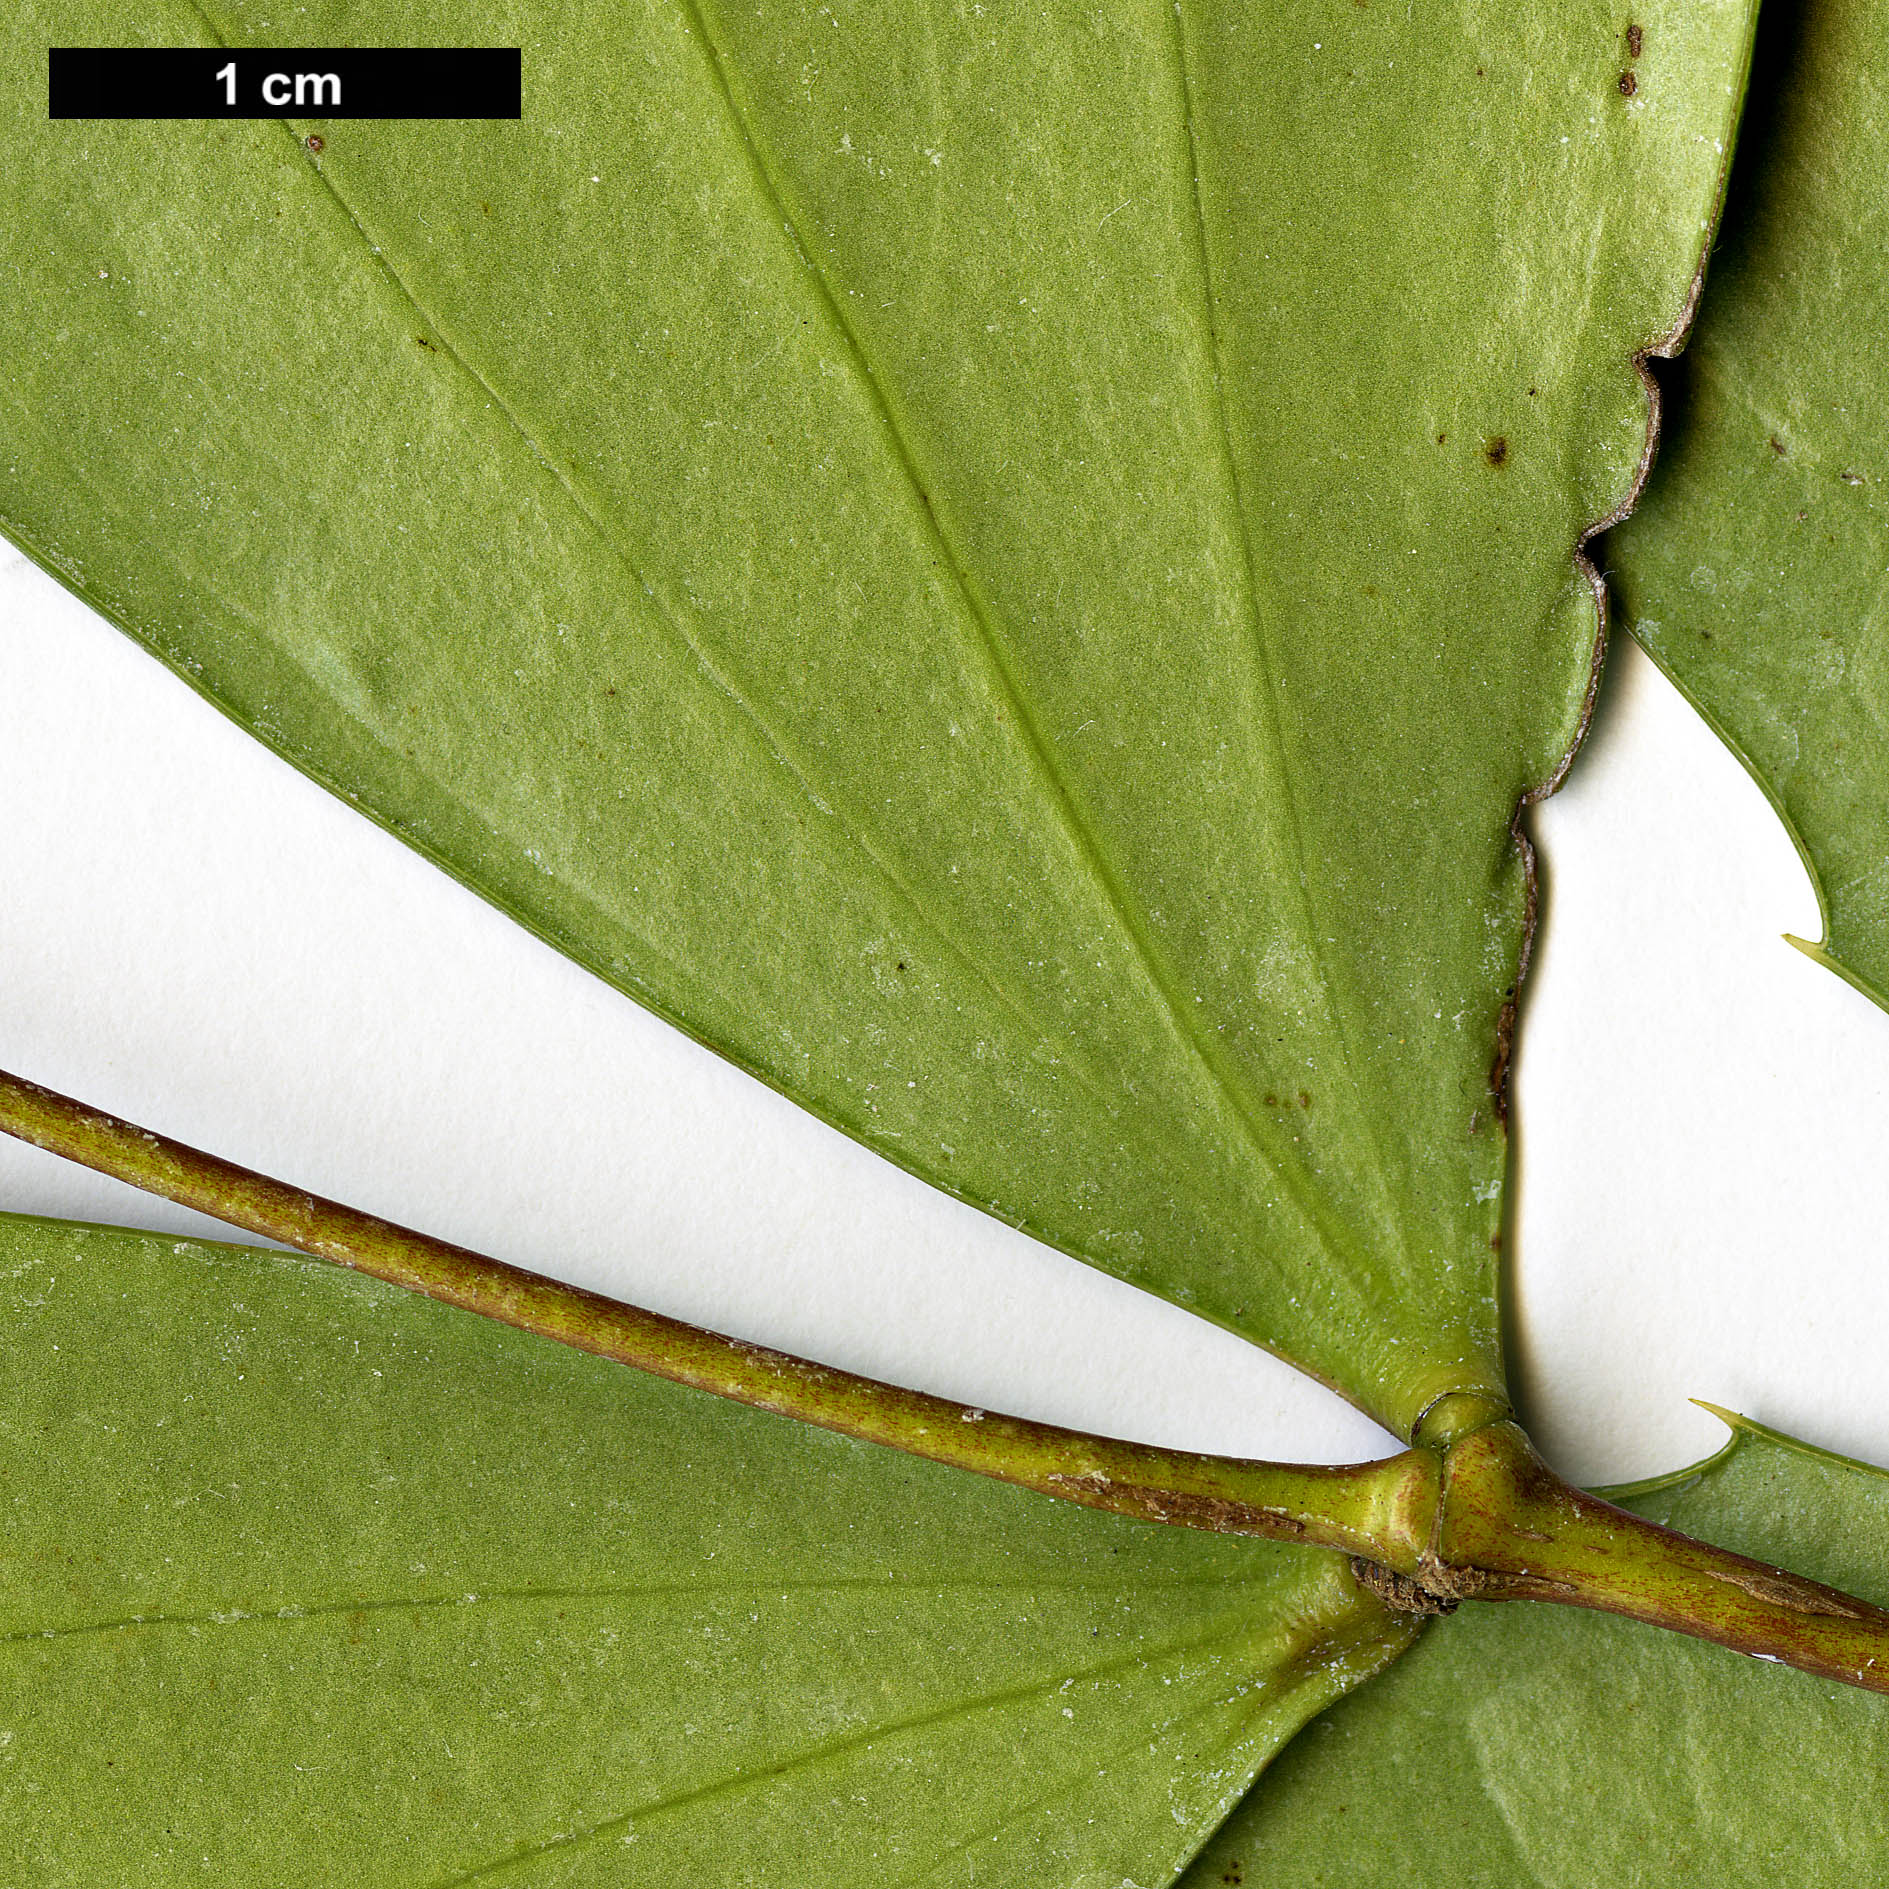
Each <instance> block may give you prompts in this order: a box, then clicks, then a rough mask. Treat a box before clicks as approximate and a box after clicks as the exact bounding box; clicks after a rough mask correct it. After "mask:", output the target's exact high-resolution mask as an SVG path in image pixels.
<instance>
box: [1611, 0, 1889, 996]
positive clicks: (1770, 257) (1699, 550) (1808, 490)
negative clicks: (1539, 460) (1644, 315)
mask: <svg viewBox="0 0 1889 1889" xmlns="http://www.w3.org/2000/svg"><path fill="white" fill-rule="evenodd" d="M1763 50H1764V56H1763V60H1762V70H1763V71H1764V74H1765V84H1764V86H1763V89H1762V91H1761V92H1760V94H1759V95H1758V97H1757V98H1756V100H1755V101H1754V103H1755V105H1756V107H1757V109H1756V110H1755V111H1754V123H1753V126H1752V137H1751V141H1750V144H1749V146H1748V150H1747V154H1746V157H1745V159H1744V161H1743V162H1742V163H1741V167H1740V169H1739V172H1738V174H1737V179H1736V181H1735V185H1734V196H1733V200H1732V202H1731V204H1730V206H1729V207H1728V210H1727V218H1726V224H1725V240H1724V243H1723V245H1722V247H1721V249H1720V252H1719V254H1718V256H1717V258H1716V259H1715V261H1714V264H1713V285H1712V292H1711V295H1710V296H1709V298H1708V300H1707V303H1706V309H1705V315H1704V318H1703V320H1702V322H1701V325H1700V329H1699V334H1698V339H1697V342H1696V344H1695V345H1694V347H1693V348H1692V349H1691V350H1690V351H1689V353H1688V354H1687V356H1686V358H1685V360H1684V361H1683V362H1682V363H1681V365H1680V366H1679V368H1678V369H1676V370H1675V376H1674V379H1675V393H1676V401H1677V414H1678V424H1677V425H1676V427H1675V429H1674V431H1673V436H1672V439H1671V441H1670V444H1669V445H1668V447H1667V448H1666V449H1665V450H1664V453H1663V456H1662V462H1661V466H1660V469H1659V472H1658V474H1657V476H1656V477H1655V479H1654V481H1653V483H1652V485H1651V486H1650V487H1649V490H1648V495H1647V503H1646V506H1645V507H1644V508H1643V510H1642V512H1641V514H1640V515H1639V516H1637V517H1636V518H1634V519H1633V520H1631V521H1630V522H1629V523H1628V524H1626V525H1625V526H1623V527H1622V528H1621V530H1620V532H1619V534H1618V536H1617V539H1614V540H1610V543H1609V549H1610V554H1611V555H1612V558H1613V561H1614V563H1615V564H1616V566H1617V570H1618V581H1619V585H1620V593H1621V597H1622V601H1623V605H1624V615H1625V617H1626V620H1627V624H1628V627H1629V629H1630V630H1631V631H1632V633H1633V635H1634V637H1635V639H1636V640H1637V641H1638V642H1639V643H1640V644H1641V646H1642V647H1643V648H1645V649H1646V651H1647V653H1648V654H1649V655H1650V656H1651V657H1652V658H1653V660H1654V661H1655V662H1656V663H1657V664H1658V665H1659V666H1660V668H1661V669H1662V670H1664V671H1665V672H1666V674H1667V675H1669V676H1670V677H1671V678H1672V679H1673V681H1674V682H1675V683H1676V684H1677V686H1678V687H1679V689H1680V690H1681V691H1682V692H1683V693H1684V694H1685V695H1686V696H1687V698H1688V699H1689V700H1690V701H1691V702H1692V703H1693V705H1694V706H1695V707H1697V708H1698V709H1699V711H1700V712H1701V713H1702V714H1703V715H1704V716H1705V718H1706V719H1707V721H1709V722H1710V723H1711V725H1712V726H1713V728H1714V729H1715V730H1716V731H1717V732H1718V734H1719V735H1720V737H1721V738H1722V739H1723V740H1724V741H1725V742H1726V744H1727V745H1728V746H1729V747H1730V748H1731V749H1732V751H1733V753H1735V754H1736V755H1737V756H1738V758H1739V759H1740V760H1741V761H1742V762H1743V763H1744V764H1745V766H1746V768H1747V769H1748V770H1749V771H1750V773H1751V774H1752V777H1753V778H1754V779H1755V780H1756V781H1757V783H1758V785H1759V786H1760V787H1761V788H1762V789H1763V790H1764V792H1765V795H1766V797H1767V798H1768V799H1769V800H1770V801H1771V803H1772V805H1773V806H1774V807H1775V808H1776V809H1777V811H1778V814H1779V816H1780V818H1782V820H1783V821H1784V823H1785V825H1786V827H1787V828H1788V830H1789V831H1790V834H1791V837H1792V839H1793V841H1794V842H1795V843H1796V845H1797V849H1798V851H1799V853H1800V854H1801V855H1802V857H1803V859H1804V863H1805V865H1806V867H1807V868H1808V869H1809V872H1810V875H1811V879H1812V882H1813V884H1814V885H1815V886H1816V889H1817V900H1818V907H1819V911H1820V913H1821V916H1822V919H1823V926H1824V937H1823V940H1822V942H1821V943H1820V944H1806V943H1802V942H1801V941H1798V940H1792V942H1793V943H1798V944H1799V946H1800V948H1801V949H1803V950H1804V951H1805V952H1806V954H1807V955H1809V956H1810V957H1812V958H1814V959H1816V960H1818V961H1819V962H1821V963H1823V964H1824V965H1825V966H1826V968H1828V969H1830V970H1833V971H1835V972H1836V974H1837V975H1838V976H1840V977H1843V978H1845V979H1846V980H1847V981H1848V982H1850V983H1852V984H1854V985H1855V986H1856V987H1857V988H1858V989H1859V990H1861V991H1862V992H1863V994H1864V995H1865V996H1868V997H1870V998H1871V999H1872V1000H1873V1001H1875V1002H1876V1003H1878V1004H1884V1003H1886V1002H1889V933H1886V932H1885V927H1884V919H1885V911H1886V908H1885V903H1884V900H1885V896H1889V882H1885V879H1884V874H1883V870H1882V864H1881V862H1882V858H1883V853H1884V837H1885V835H1884V824H1883V817H1882V811H1881V794H1880V791H1879V785H1878V784H1879V783H1880V782H1881V780H1882V779H1883V776H1884V771H1885V768H1889V744H1886V743H1885V738H1884V735H1883V720H1884V715H1885V712H1889V672H1885V669H1884V664H1883V648H1884V644H1883V634H1882V628H1881V612H1880V602H1881V598H1880V578H1881V572H1882V569H1883V566H1884V562H1885V555H1886V553H1885V546H1886V545H1889V523H1886V520H1885V512H1884V501H1883V491H1884V485H1883V481H1884V478H1885V476H1889V473H1886V472H1885V468H1884V467H1883V465H1882V463H1881V458H1880V452H1881V447H1880V429H1879V428H1878V427H1877V426H1876V425H1875V423H1874V414H1873V410H1871V409H1870V408H1869V407H1868V404H1867V403H1868V396H1869V390H1873V389H1875V388H1879V387H1880V386H1881V385H1882V382H1883V376H1884V372H1885V366H1884V361H1883V356H1882V348H1881V340H1880V334H1879V327H1880V311H1881V309H1882V308H1883V306H1884V304H1885V301H1886V300H1889V275H1885V272H1884V270H1883V268H1882V265H1881V255H1880V251H1881V234H1882V212H1881V205H1880V203H1879V202H1878V201H1877V199H1876V197H1875V196H1874V195H1873V194H1872V193H1871V191H1870V190H1869V189H1868V187H1867V185H1866V184H1864V183H1863V182H1862V180H1861V178H1860V177H1859V176H1858V174H1857V172H1856V170H1855V164H1856V162H1857V161H1858V160H1857V158H1856V157H1855V156H1854V155H1853V154H1855V153H1861V152H1864V151H1867V150H1870V149H1873V147H1874V142H1875V140H1876V138H1877V137H1878V135H1879V132H1880V129H1881V111H1880V102H1879V100H1878V98H1877V96H1876V88H1875V83H1874V80H1873V77H1872V74H1873V73H1874V72H1875V71H1876V70H1877V69H1878V67H1879V65H1880V57H1881V52H1882V29H1881V23H1880V21H1878V20H1877V19H1876V18H1875V17H1874V16H1873V15H1871V14H1870V13H1869V11H1868V10H1867V9H1864V8H1855V7H1843V6H1822V7H1814V8H1807V9H1799V10H1798V11H1797V12H1796V13H1794V14H1792V15H1790V16H1788V17H1786V16H1783V15H1780V16H1779V17H1778V19H1777V20H1776V21H1775V22H1772V23H1771V24H1770V25H1769V26H1768V27H1767V29H1766V39H1765V45H1764V49H1763ZM1859 396H1860V397H1859Z"/></svg>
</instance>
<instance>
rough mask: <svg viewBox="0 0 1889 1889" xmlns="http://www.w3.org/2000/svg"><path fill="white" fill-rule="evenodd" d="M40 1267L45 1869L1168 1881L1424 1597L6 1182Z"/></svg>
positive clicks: (1, 1749)
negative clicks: (28, 1206) (81, 1222)
mask: <svg viewBox="0 0 1889 1889" xmlns="http://www.w3.org/2000/svg"><path fill="white" fill-rule="evenodd" d="M0 1281H3V1282H4V1291H3V1295H0V1318H3V1319H4V1323H5V1328H6V1331H7V1358H8V1365H9V1369H8V1372H7V1378H6V1389H5V1393H4V1397H3V1398H0V1451H3V1452H4V1454H3V1456H0V1464H3V1465H4V1467H3V1470H0V1476H3V1479H4V1482H5V1486H6V1488H7V1492H8V1493H7V1502H6V1506H5V1509H4V1512H3V1516H4V1519H3V1520H0V1775H3V1776H4V1786H5V1787H4V1789H3V1790H0V1856H4V1857H5V1858H6V1859H7V1862H8V1864H9V1865H10V1868H11V1872H12V1879H15V1880H19V1881H22V1882H24V1881H27V1880H30V1881H31V1882H33V1883H34V1884H35V1885H44V1886H45V1889H54V1886H55V1885H67V1884H70V1885H75V1886H78V1885H82V1886H83V1889H97V1886H98V1885H100V1884H104V1883H108V1882H111V1883H118V1882H123V1883H131V1882H136V1883H139V1884H141V1885H143V1884H150V1885H160V1884H168V1883H182V1882H191V1883H199V1882H203V1881H206V1880H213V1881H216V1882H218V1883H228V1884H249V1883H254V1884H258V1885H267V1886H268V1889H289V1886H290V1885H294V1884H302V1883H306V1884H311V1885H315V1884H319V1885H329V1884H333V1883H337V1882H362V1883H382V1882H403V1883H426V1884H432V1885H437V1886H439V1889H444V1885H446V1884H448V1883H458V1882H462V1881H469V1880H473V1879H475V1878H476V1879H477V1880H479V1881H481V1882H484V1881H487V1880H491V1881H494V1882H502V1883H504V1884H506V1885H508V1886H509V1885H511V1884H514V1883H516V1884H519V1885H531V1886H532V1889H536V1886H537V1885H551V1884H571V1885H576V1884H588V1883H603V1882H608V1883H611V1884H622V1885H629V1884H648V1885H650V1886H651V1889H676V1886H677V1885H679V1884H682V1883H696V1882H699V1883H702V1884H704V1885H710V1884H713V1885H721V1884H725V1883H733V1882H736V1881H740V1882H742V1883H745V1884H750V1885H753V1889H765V1886H767V1885H778V1886H779V1889H805V1885H807V1884H809V1883H814V1882H817V1883H819V1884H820V1885H821V1886H822V1889H843V1885H847V1884H854V1883H857V1884H859V1885H861V1889H887V1886H889V1885H893V1884H901V1883H909V1884H918V1883H927V1884H948V1883H973V1882H975V1883H998V1882H1000V1883H1022V1882H1043V1883H1050V1882H1054V1883H1059V1884H1060V1883H1068V1884H1076V1883H1096V1884H1101V1883H1104V1882H1106V1883H1108V1884H1110V1885H1111V1886H1112V1885H1115V1884H1118V1883H1128V1882H1132V1883H1145V1884H1157V1883H1165V1882H1168V1881H1169V1880H1171V1878H1172V1875H1173V1873H1174V1871H1175V1870H1176V1869H1177V1868H1178V1867H1179V1866H1180V1865H1181V1864H1182V1863H1183V1862H1185V1860H1186V1858H1187V1857H1188V1856H1189V1855H1191V1854H1192V1852H1193V1850H1194V1849H1195V1847H1196V1846H1197V1845H1198V1844H1199V1843H1200V1841H1201V1840H1202V1838H1203V1837H1204V1836H1205V1835H1206V1834H1207V1833H1208V1832H1209V1831H1211V1829H1212V1828H1213V1826H1214V1824H1215V1823H1216V1822H1217V1821H1218V1820H1219V1818H1220V1817H1221V1816H1222V1815H1224V1813H1225V1811H1226V1809H1227V1808H1228V1806H1229V1805H1230V1804H1232V1803H1234V1802H1236V1801H1237V1799H1238V1797H1239V1794H1240V1792H1241V1791H1242V1790H1243V1789H1244V1788H1245V1787H1246V1785H1247V1784H1248V1783H1250V1781H1251V1779H1252V1777H1253V1775H1254V1774H1255V1772H1256V1771H1257V1770H1258V1769H1259V1768H1260V1767H1261V1766H1262V1765H1264V1764H1265V1763H1266V1761H1267V1760H1268V1759H1269V1758H1270V1757H1271V1755H1272V1753H1273V1752H1274V1751H1275V1750H1276V1749H1277V1748H1278V1747H1279V1745H1280V1744H1281V1743H1282V1742H1283V1741H1284V1740H1285V1739H1286V1738H1288V1737H1289V1736H1290V1735H1291V1734H1292V1732H1293V1731H1294V1730H1296V1729H1297V1727H1298V1726H1299V1725H1300V1724H1301V1723H1302V1722H1303V1721H1304V1720H1305V1719H1306V1718H1307V1717H1308V1716H1310V1714H1311V1713H1313V1712H1315V1711H1316V1710H1318V1709H1319V1707H1320V1706H1322V1705H1324V1704H1325V1703H1326V1702H1328V1701H1329V1700H1330V1699H1332V1698H1334V1697H1336V1696H1337V1695H1338V1694H1339V1693H1341V1692H1342V1691H1344V1690H1345V1689H1346V1688H1347V1687H1349V1686H1351V1685H1354V1684H1356V1683H1357V1682H1358V1681H1359V1680H1360V1679H1362V1678H1364V1677H1366V1676H1368V1675H1369V1674H1370V1673H1371V1672H1372V1671H1374V1670H1375V1669H1376V1668H1377V1667H1378V1666H1380V1665H1381V1664H1383V1663H1384V1661H1386V1660H1387V1659H1389V1658H1390V1657H1391V1656H1392V1655H1393V1654H1394V1653H1395V1652H1396V1651H1397V1649H1398V1648H1399V1647H1401V1646H1402V1645H1403V1644H1404V1643H1405V1641H1406V1640H1407V1639H1408V1637H1409V1627H1408V1625H1407V1623H1403V1622H1400V1621H1398V1620H1397V1619H1395V1618H1394V1617H1392V1616H1391V1615H1389V1614H1387V1613H1386V1612H1385V1611H1384V1609H1383V1608H1382V1607H1381V1606H1379V1604H1378V1603H1377V1602H1376V1601H1374V1600H1373V1599H1371V1598H1370V1597H1369V1596H1368V1595H1365V1594H1362V1593H1360V1591H1359V1590H1358V1588H1357V1587H1356V1585H1355V1584H1354V1583H1353V1581H1352V1579H1351V1577H1350V1575H1349V1573H1348V1572H1347V1570H1346V1567H1345V1563H1344V1561H1343V1559H1342V1557H1340V1556H1337V1555H1333V1554H1328V1553H1325V1552H1323V1551H1317V1550H1308V1549H1303V1548H1288V1547H1278V1546H1274V1545H1272V1544H1268V1543H1259V1542H1251V1541H1234V1540H1230V1539H1227V1538H1224V1537H1218V1536H1212V1535H1206V1534H1201V1533H1197V1532H1196V1531H1194V1530H1192V1529H1173V1528H1160V1527H1152V1526H1147V1525H1138V1524H1135V1523H1131V1522H1125V1521H1121V1520H1118V1519H1117V1518H1115V1517H1111V1516H1104V1515H1098V1514H1095V1513H1094V1512H1092V1511H1089V1510H1085V1509H1079V1508H1076V1507H1073V1506H1071V1505H1070V1504H1067V1503H1063V1502H1057V1501H1053V1500H1049V1499H1046V1498H1044V1497H1040V1496H1034V1495H1030V1494H1027V1493H1025V1492H1023V1491H1021V1490H1017V1489H1013V1488H1009V1487H1007V1486H1005V1485H1003V1484H999V1483H993V1482H986V1481H984V1480H982V1479H981V1478H978V1477H973V1476H967V1475H964V1474H962V1473H959V1472H956V1471H952V1470H945V1469H940V1468H938V1467H936V1466H935V1465H932V1464H929V1463H923V1462H920V1461H918V1460H916V1459H915V1458H912V1457H909V1456H904V1455H901V1454H898V1453H896V1452H893V1451H889V1450H883V1449H878V1448H875V1447H873V1446H871V1445H868V1444H863V1443H857V1442H853V1441H851V1440H849V1439H846V1438H843V1437H838V1436H835V1435H832V1434H831V1433H829V1432H827V1431H823V1430H816V1429H813V1428H811V1427H809V1426H807V1425H805V1424H800V1423H795V1422H792V1421H788V1420H786V1419H782V1418H777V1417H770V1416H766V1415H763V1414H761V1413H758V1412H755V1411H752V1410H748V1409H744V1408H742V1407H741V1406H739V1405H735V1404H731V1403H728V1402H725V1401H723V1400H722V1399H720V1398H716V1397H713V1396H709V1395H706V1394H704V1393H701V1392H695V1391H689V1390H683V1389H679V1388H678V1387H676V1386H674V1385H670V1384H667V1383H664V1382H663V1381H661V1380H660V1379H657V1378H653V1377H647V1376H644V1375H642V1374H640V1373H636V1372H632V1371H627V1370H624V1369H623V1368H621V1367H620V1366H617V1365H612V1364H608V1363H605V1362H603V1361H602V1360H599V1359H596V1358H593V1357H589V1356H586V1355H585V1354H583V1353H581V1352H577V1351H572V1350H567V1349H565V1348H564V1347H562V1346H559V1345H555V1344H552V1343H550V1342H548V1341H546V1340H543V1339H539V1338H533V1337H530V1336H527V1335H525V1334H523V1333H520V1332H517V1331H514V1330H512V1329H511V1328H509V1327H507V1326H503V1325H499V1324H497V1323H494V1322H492V1321H490V1320H486V1319H481V1318H477V1317H473V1316H471V1315H469V1314H466V1313H463V1312H457V1311H453V1310H451V1309H449V1308H446V1307H444V1306H440V1305H438V1304H435V1303H434V1302H433V1301H431V1300H428V1299H424V1298H421V1297H418V1296H416V1295H414V1294H411V1293H405V1292H401V1291H398V1290H395V1289H394V1288H391V1287H387V1286H382V1285H380V1284H378V1283H376V1282H373V1281H368V1280H364V1279H361V1278H359V1277H358V1276H356V1275H354V1274H351V1273H348V1272H345V1271H343V1270H342V1269H340V1268H338V1267H334V1266H329V1265H325V1264H322V1263H320V1262H315V1261H307V1260H303V1259H300V1258H293V1257H289V1256H287V1255H283V1254H278V1253H266V1252H260V1251H254V1250H249V1249H244V1248H239V1247H223V1246H205V1245H196V1244H189V1243H183V1242H177V1241H173V1240H170V1239H165V1238H161V1237H159V1236H157V1235H152V1234H140V1233H128V1232H121V1231H117V1230H106V1229H102V1228H95V1227H77V1226H72V1225H66V1224H60V1223H55V1222H47V1221H34V1220H27V1219H19V1218H14V1217H6V1218H0ZM22 1872H23V1873H22Z"/></svg>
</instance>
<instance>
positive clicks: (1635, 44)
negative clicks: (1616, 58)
mask: <svg viewBox="0 0 1889 1889" xmlns="http://www.w3.org/2000/svg"><path fill="white" fill-rule="evenodd" d="M1643 38H1644V35H1643V34H1642V33H1641V31H1640V29H1639V28H1638V27H1637V26H1629V27H1628V28H1627V57H1628V58H1629V59H1637V58H1639V56H1640V42H1641V40H1642V39H1643Z"/></svg>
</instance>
